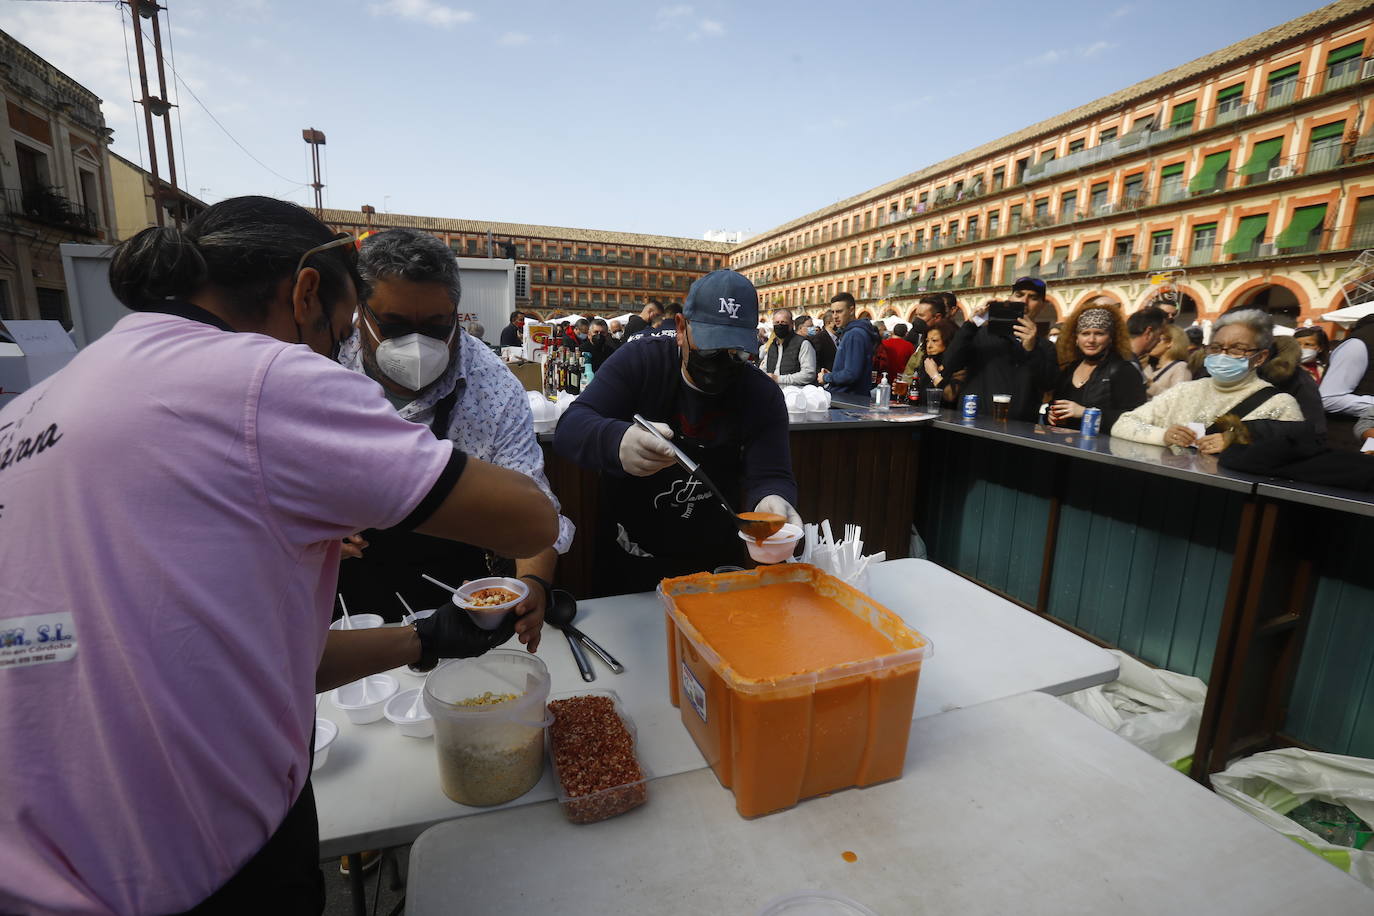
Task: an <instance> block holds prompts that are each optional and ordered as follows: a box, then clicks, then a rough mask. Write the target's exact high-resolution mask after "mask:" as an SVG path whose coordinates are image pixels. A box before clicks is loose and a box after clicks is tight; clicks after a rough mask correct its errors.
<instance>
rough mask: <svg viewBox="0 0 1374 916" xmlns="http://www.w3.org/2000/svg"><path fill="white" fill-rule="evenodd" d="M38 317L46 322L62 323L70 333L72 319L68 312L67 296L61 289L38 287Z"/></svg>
mask: <svg viewBox="0 0 1374 916" xmlns="http://www.w3.org/2000/svg"><path fill="white" fill-rule="evenodd" d="M34 292H35V293H37V294H38V317H39V318H41V319H43V320H44V321H60V322H62V327H63V328H65V329H66V330H68V331H70V330H71V329H72V318H71V315H70V314H68V312H67V294H66V292H64V291H63V290H60V289H48V288H46V287H42V286H40V287H38V289H36V290H34Z"/></svg>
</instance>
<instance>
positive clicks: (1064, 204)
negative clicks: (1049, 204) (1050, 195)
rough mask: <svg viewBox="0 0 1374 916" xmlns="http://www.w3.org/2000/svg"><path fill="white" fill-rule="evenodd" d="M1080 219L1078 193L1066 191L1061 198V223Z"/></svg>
mask: <svg viewBox="0 0 1374 916" xmlns="http://www.w3.org/2000/svg"><path fill="white" fill-rule="evenodd" d="M1074 219H1078V192H1077V191H1065V192H1064V193H1063V194H1062V195H1060V197H1059V221H1060V222H1061V223H1063V222H1068V221H1069V220H1074Z"/></svg>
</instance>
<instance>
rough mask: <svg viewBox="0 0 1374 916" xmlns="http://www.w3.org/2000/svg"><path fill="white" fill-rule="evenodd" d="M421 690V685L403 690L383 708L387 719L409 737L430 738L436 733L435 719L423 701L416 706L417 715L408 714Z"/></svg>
mask: <svg viewBox="0 0 1374 916" xmlns="http://www.w3.org/2000/svg"><path fill="white" fill-rule="evenodd" d="M420 690H421V688H419V687H412V688H410V689H409V690H402V691H401V692H400V693H398V694H396V695H395V696H393V697H392V698H391V699H389V700H387V701H386V706H385V707H384V708H383V710H382V712H383V713H384V714H385V715H386V720H387V721H388V722H390V723H391V724H392V725H394V726H396V729H397V731H399V732H400V733H401V734H403V735H405V736H406V737H407V738H428V737H430V736H431V735H433V734H434V719H433V717H431V716H430V714H429V710H428V709H426V708H425V704H424V702H423V701H422V702H421V703H420V704H419V706H418V707H416V708H415V715H413V716H410V715H407V713H409V712H410V711H411V707H412V706H415V698H416V697H418V696H419V695H420Z"/></svg>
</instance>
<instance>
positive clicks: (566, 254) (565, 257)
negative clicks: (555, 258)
mask: <svg viewBox="0 0 1374 916" xmlns="http://www.w3.org/2000/svg"><path fill="white" fill-rule="evenodd" d="M571 257H572V249H571V248H569V247H568V246H567V245H564V246H563V260H565V261H566V260H568V259H569V258H571Z"/></svg>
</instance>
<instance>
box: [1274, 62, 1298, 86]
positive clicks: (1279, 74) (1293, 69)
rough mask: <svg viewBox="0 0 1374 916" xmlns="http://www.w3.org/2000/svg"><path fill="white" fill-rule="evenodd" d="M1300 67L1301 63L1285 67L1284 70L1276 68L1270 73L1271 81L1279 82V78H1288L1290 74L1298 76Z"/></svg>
mask: <svg viewBox="0 0 1374 916" xmlns="http://www.w3.org/2000/svg"><path fill="white" fill-rule="evenodd" d="M1299 69H1301V65H1300V64H1292V65H1291V66H1287V67H1284V68H1283V69H1282V70H1275V71H1274V72H1273V73H1271V74H1269V82H1271V83H1277V82H1278V81H1279V80H1286V79H1288V78H1289V77H1290V76H1297V75H1298V70H1299Z"/></svg>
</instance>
